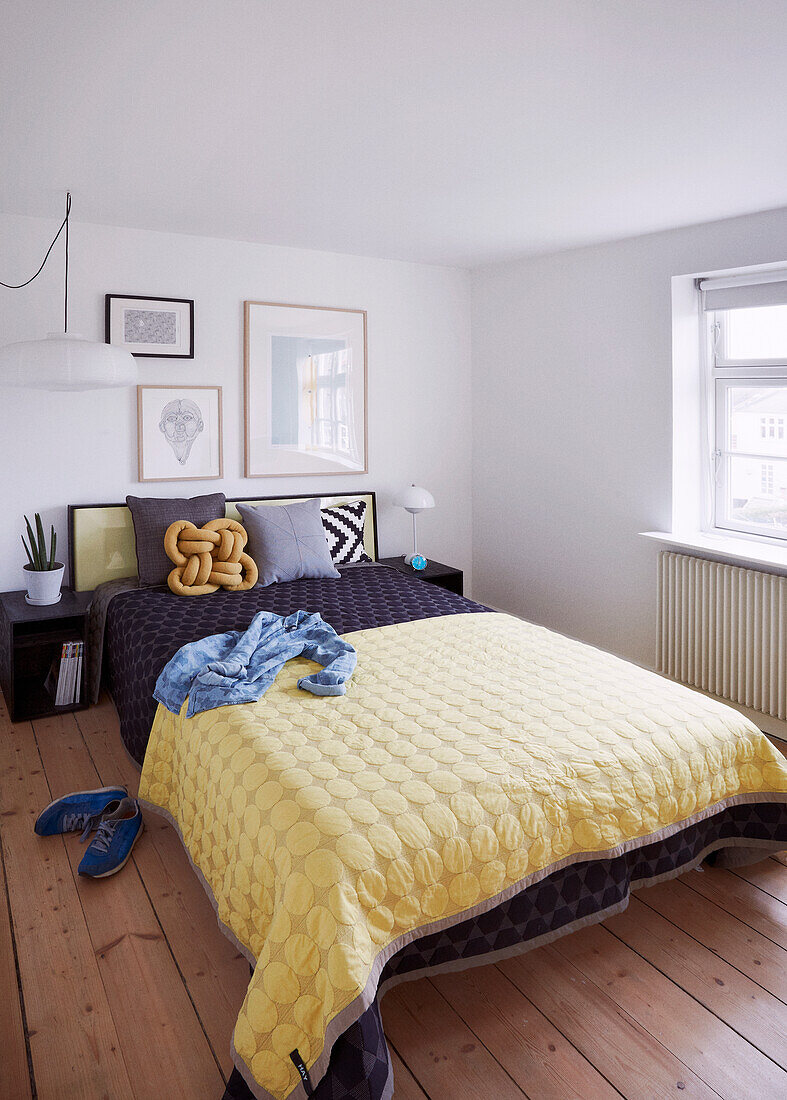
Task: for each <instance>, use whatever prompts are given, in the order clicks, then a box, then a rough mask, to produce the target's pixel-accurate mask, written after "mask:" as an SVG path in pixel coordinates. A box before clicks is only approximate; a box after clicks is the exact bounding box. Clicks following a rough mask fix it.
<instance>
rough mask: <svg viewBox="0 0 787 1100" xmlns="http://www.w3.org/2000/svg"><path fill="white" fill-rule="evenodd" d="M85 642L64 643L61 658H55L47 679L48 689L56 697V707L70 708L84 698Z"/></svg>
mask: <svg viewBox="0 0 787 1100" xmlns="http://www.w3.org/2000/svg"><path fill="white" fill-rule="evenodd" d="M84 648H85V644H84V642H63V648H62V649H61V651H60V656H59V657H55V659H54V661H53V662H52V668H51V669H50V671H49V676H48V677H47V681H46V687H47V690H48V691H49V693H50V694H51V695H54V698H55V706H56V707H68V706H73V705H74V704H75V703H78V702H79V700H80V699H81V697H82V653H83V650H84Z"/></svg>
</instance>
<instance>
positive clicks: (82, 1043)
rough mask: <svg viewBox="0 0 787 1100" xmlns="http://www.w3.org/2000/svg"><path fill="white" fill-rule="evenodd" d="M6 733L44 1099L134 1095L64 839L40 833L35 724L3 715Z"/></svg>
mask: <svg viewBox="0 0 787 1100" xmlns="http://www.w3.org/2000/svg"><path fill="white" fill-rule="evenodd" d="M0 738H1V739H2V745H3V765H2V767H1V768H0V801H2V814H3V817H2V824H3V829H2V835H3V857H4V861H5V867H6V875H7V880H8V894H9V897H10V899H11V910H12V913H13V921H14V929H15V933H16V945H17V953H18V957H19V970H20V974H21V978H22V994H23V998H24V1005H25V1014H26V1018H27V1027H28V1040H29V1043H30V1051H31V1056H32V1064H33V1073H34V1077H35V1088H36V1092H37V1096H38V1098H39V1100H64V1098H66V1097H67V1098H68V1100H104V1098H106V1100H116V1098H117V1097H133V1096H134V1089H133V1088H132V1085H131V1079H130V1077H129V1074H128V1071H127V1068H126V1061H125V1052H124V1049H123V1047H124V1045H125V1046H127V1045H128V1043H127V1041H126V1042H125V1043H124V1044H121V1041H120V1037H119V1036H118V1032H117V1029H116V1027H115V1022H114V1018H113V1016H112V1012H111V1010H110V1006H109V999H108V996H107V993H106V990H105V988H104V983H103V981H102V978H101V973H100V970H99V966H98V961H97V959H96V955H95V951H94V949H93V945H92V942H91V938H90V932H89V930H88V926H87V918H86V916H85V913H84V911H83V909H82V904H81V902H80V898H79V893H78V891H77V888H76V884H75V882H74V877H73V875H72V873H71V866H70V864H69V862H68V854H67V852H66V849H65V846H64V843H63V840H62V839H61V838H60V837H47V838H43V837H38V836H36V835H35V833H34V832H33V822H34V821H35V818H36V816H37V814H38V812H39V811H40V810H41V809H43V807H44V806H46V805H47V804H48V803H49V801H50V798H51V795H50V791H49V787H48V785H47V781H46V777H45V775H44V769H43V766H42V764H41V759H40V757H39V754H38V747H37V745H36V742H35V737H34V735H33V730H32V727H31V726H30V724H29V723H24V724H21V725H12V724H11V723H10V722H8V721H7V717H6V715H5V712H3V715H2V716H0ZM140 1030H144V1028H143V1027H142V1026H140ZM124 1039H126V1037H124ZM140 1040H141V1036H140V1038H139V1039H138V1040H137V1041H138V1042H139V1041H140Z"/></svg>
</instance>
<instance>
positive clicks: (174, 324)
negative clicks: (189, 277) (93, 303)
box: [104, 294, 194, 359]
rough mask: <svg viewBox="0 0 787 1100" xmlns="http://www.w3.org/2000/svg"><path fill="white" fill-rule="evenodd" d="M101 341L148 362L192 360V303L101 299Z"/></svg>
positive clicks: (127, 296) (117, 296)
mask: <svg viewBox="0 0 787 1100" xmlns="http://www.w3.org/2000/svg"><path fill="white" fill-rule="evenodd" d="M104 342H105V343H107V344H117V345H118V346H119V347H123V348H125V349H126V350H127V351H130V352H131V354H132V355H138V356H140V357H142V358H148V359H193V358H194V301H193V300H192V299H191V298H146V297H144V296H143V295H141V294H124V295H121V294H107V295H105V296H104Z"/></svg>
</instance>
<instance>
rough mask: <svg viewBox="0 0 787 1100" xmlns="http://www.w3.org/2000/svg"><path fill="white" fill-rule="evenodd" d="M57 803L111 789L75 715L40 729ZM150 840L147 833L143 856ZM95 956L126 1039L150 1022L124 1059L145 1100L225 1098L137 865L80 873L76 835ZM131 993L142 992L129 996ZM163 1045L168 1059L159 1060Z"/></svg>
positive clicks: (79, 879)
mask: <svg viewBox="0 0 787 1100" xmlns="http://www.w3.org/2000/svg"><path fill="white" fill-rule="evenodd" d="M33 728H34V732H35V736H36V740H37V742H38V748H39V752H40V754H41V759H42V761H43V764H44V768H45V770H46V773H47V777H48V779H49V786H50V789H51V791H52V797H53V798H59V797H61V796H62V795H64V794H68V793H69V792H70V791H79V790H90V789H93V788H95V787H100V786H102V785H104V784H103V783H102V779H101V777H100V776H99V775H98V773H97V772H96V769H95V767H94V766H93V762H92V760H91V758H90V754H89V753H88V751H87V748H86V746H85V742H84V740H83V738H82V734H81V732H80V730H79V727H78V726H77V724H76V721H75V720H74V716H73V715H72V714H69V715H61V716H59V717H57V718H47V719H43V720H41V721H38V722H35V723H34V724H33ZM149 841H150V838H149V837H146V836H145V835H144V834H143V836H142V838H141V840H140V841H139V842H138V843H137V846H136V849H135V851H136V852H137V853H141V852H142V851H143V850H144V848H145V847H146V846H147V845H148V844H149ZM65 845H66V850H67V853H68V858H69V861H70V863H71V870H72V873H73V875H74V879H75V882H76V885H77V889H78V891H79V895H80V899H81V902H82V907H83V909H84V912H85V918H86V921H87V926H88V929H89V933H90V938H91V942H92V945H93V950H94V951H95V954H96V958H97V959H98V965H99V970H100V971H101V976H102V979H103V982H104V987H105V989H106V991H107V995H108V997H109V1004H110V1010H111V1012H112V1016H113V1019H114V1020H115V1025H116V1027H117V1029H118V1033H119V1034H121V1035H125V1034H127V1033H128V1032H129V1030H132V1031H133V1030H136V1028H138V1026H139V1022H138V1021H139V1016H140V1015H142V1016H144V1020H145V1027H146V1030H147V1035H148V1044H145V1045H142V1044H130V1045H128V1046H124V1048H123V1055H124V1058H125V1061H126V1067H127V1069H128V1071H129V1075H130V1077H131V1081H132V1084H133V1087H134V1094H135V1096H136V1098H137V1100H157V1098H158V1097H161V1096H191V1095H195V1094H197V1093H198V1090H200V1089H204V1090H205V1091H206V1093H210V1094H213V1095H220V1094H221V1092H222V1091H223V1088H224V1078H223V1077H222V1074H221V1072H220V1070H219V1067H218V1065H217V1064H216V1061H215V1059H214V1057H213V1053H212V1051H211V1049H210V1047H209V1045H208V1044H207V1043H206V1041H205V1034H204V1032H203V1029H202V1024H201V1021H200V1019H199V1017H198V1015H197V1013H196V1012H195V1010H194V1006H193V1004H192V1002H191V999H190V997H189V993H188V989H187V988H186V986H185V985H184V983H183V981H182V979H181V976H180V974H179V972H178V968H177V966H176V964H175V961H174V959H173V957H172V953H171V951H170V949H169V945H168V943H167V940H166V938H165V936H164V933H163V931H162V929H161V925H160V923H159V921H158V919H157V916H156V912H155V910H154V909H153V906H152V904H151V901H150V898H149V897H148V894H147V892H146V890H145V886H144V883H143V882H142V880H141V877H140V875H139V873H138V869H137V866H136V858H134V859H133V860H132V861H131V863H130V864H129V866H127V867H126V868H125V869H124V871H123V873H122V874H118V875H113V876H112V877H111V878H108V879H102V880H100V881H96V880H93V879H89V878H85V877H83V876H79V875H78V874H77V867H78V864H79V861H80V860H81V858H82V856H83V855H84V852H85V847H84V845H82V844H80V843H79V840H78V838H77V837H76V836H70V837H67V838H66V841H65ZM129 988H133V989H134V990H135V995H134V996H133V997H129V996H128V990H129ZM159 1037H161V1038H162V1040H163V1044H164V1047H165V1049H166V1057H165V1058H160V1059H159V1058H152V1057H151V1050H150V1048H151V1046H152V1047H153V1048H154V1049H155V1047H156V1044H157V1043H158V1042H159Z"/></svg>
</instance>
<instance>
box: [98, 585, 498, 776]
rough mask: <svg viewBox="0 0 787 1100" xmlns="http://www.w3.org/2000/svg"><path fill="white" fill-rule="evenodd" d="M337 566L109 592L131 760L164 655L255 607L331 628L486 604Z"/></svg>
mask: <svg viewBox="0 0 787 1100" xmlns="http://www.w3.org/2000/svg"><path fill="white" fill-rule="evenodd" d="M341 574H342V575H341V578H340V579H339V580H303V581H289V582H287V583H282V584H271V585H268V587H267V588H252V589H251V590H250V591H249V592H222V591H219V592H215V593H214V594H213V595H212V596H175V595H173V593H172V592H170V591H169V589H168V588H135V589H132V590H131V591H126V592H121V593H119V594H118V595H116V596H114V597H113V598H112V599H111V602H110V604H109V608H108V610H107V618H106V629H105V662H104V670H105V674H106V676H107V682H108V685H109V689H110V692H111V694H112V698H113V699H114V702H115V706H116V707H117V711H118V715H119V716H120V736H121V737H122V738H123V742H124V744H125V746H126V748H127V749H128V751H129V752H130V753H131V755H132V757H133V758H134V759H135V760H136V761H137V763H138V764H141V763H142V760H143V758H144V756H145V748H146V747H147V743H148V735H149V734H150V727H151V725H152V723H153V716H154V715H155V713H156V702H155V700H154V699H153V688H154V687H155V684H156V679H157V677H158V674H159V673H160V672H161V670H162V668H163V667H164V665H165V664H166V663H167V661H168V660H169V659H170V657H172V656H174V654H175V653H176V652H177V651H178V650H179V649H180V647H181V646H182V645H185V644H186V643H187V642H194V641H196V640H197V639H198V638H205V637H207V635H208V634H219V633H221V632H222V631H225V630H244V629H245V628H246V627H247V626H248V625H249V623H250V622H251V620H252V618H253V617H254V615H256V613H257V612H258V611H273V612H275V613H276V614H277V615H289V614H291V613H292V612H293V611H298V610H299V609H303V610H304V611H318V612H319V613H320V615H322V617H323V619H325V621H326V622H327V623H330V624H331V626H332V627H333V628H334V630H335V631H336V632H337V634H346V633H347V632H348V631H350V630H366V629H368V628H369V627H373V626H391V625H393V624H394V623H404V622H410V621H412V620H414V619H430V618H434V617H435V616H438V615H456V614H461V613H463V612H473V611H486V610H488V608H485V607H482V606H481V605H480V604H477V603H473V602H472V600H466V599H465V598H464V597H462V596H457V595H455V594H454V593H453V592H446V591H445V589H443V588H438V587H437V585H434V584H428V583H426V582H425V581H422V580H419V579H418V578H417V577H408V576H407V575H406V574H403V573H399V572H397V570H395V569H390V568H388V567H387V566H384V565H368V566H367V565H355V566H350V567H348V568H345V569H343V570H341Z"/></svg>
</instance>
